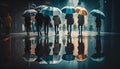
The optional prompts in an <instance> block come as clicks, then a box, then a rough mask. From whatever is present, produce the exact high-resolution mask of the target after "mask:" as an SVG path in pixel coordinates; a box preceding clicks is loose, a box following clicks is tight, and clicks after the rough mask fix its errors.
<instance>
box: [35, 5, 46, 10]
mask: <svg viewBox="0 0 120 69" xmlns="http://www.w3.org/2000/svg"><path fill="white" fill-rule="evenodd" d="M46 7H48V6H46V5H39V6H37V7H35V10H37V11H40V10H42V9H43V8H46Z"/></svg>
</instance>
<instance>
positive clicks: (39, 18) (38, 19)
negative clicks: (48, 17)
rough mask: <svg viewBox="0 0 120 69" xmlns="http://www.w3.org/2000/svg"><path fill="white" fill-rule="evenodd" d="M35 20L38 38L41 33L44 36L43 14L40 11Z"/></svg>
mask: <svg viewBox="0 0 120 69" xmlns="http://www.w3.org/2000/svg"><path fill="white" fill-rule="evenodd" d="M35 19H36V28H37V32H38V36H39V33H40V35H42V33H41V28H42V24H43V14H42V13H39V11H38V13H37V14H36V16H35Z"/></svg>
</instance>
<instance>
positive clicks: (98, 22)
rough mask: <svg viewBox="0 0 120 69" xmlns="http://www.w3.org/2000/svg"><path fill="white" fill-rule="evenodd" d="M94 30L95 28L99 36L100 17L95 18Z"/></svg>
mask: <svg viewBox="0 0 120 69" xmlns="http://www.w3.org/2000/svg"><path fill="white" fill-rule="evenodd" d="M95 22H96V28H97V32H98V34H100V28H101V19H100V16H98V17H96V20H95Z"/></svg>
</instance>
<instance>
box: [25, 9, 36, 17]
mask: <svg viewBox="0 0 120 69" xmlns="http://www.w3.org/2000/svg"><path fill="white" fill-rule="evenodd" d="M36 14H37V11H36V10H34V9H28V10H25V11H24V12H23V17H31V16H35V15H36Z"/></svg>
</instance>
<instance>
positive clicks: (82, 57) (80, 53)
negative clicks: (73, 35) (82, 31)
mask: <svg viewBox="0 0 120 69" xmlns="http://www.w3.org/2000/svg"><path fill="white" fill-rule="evenodd" d="M82 38H83V37H81V38H79V39H78V55H77V56H76V58H77V59H78V61H83V60H85V59H86V58H87V55H86V54H85V53H84V50H85V46H84V43H83V39H82Z"/></svg>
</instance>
